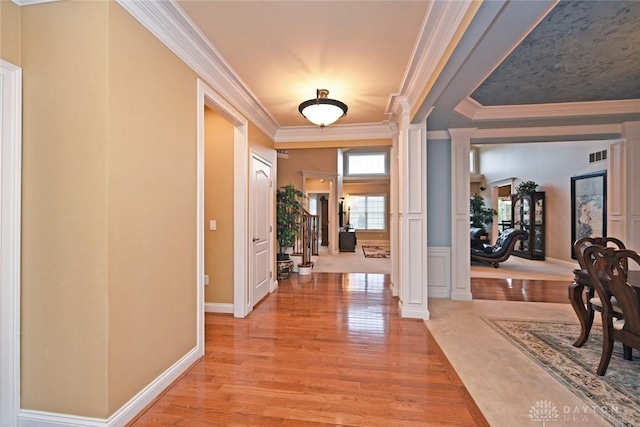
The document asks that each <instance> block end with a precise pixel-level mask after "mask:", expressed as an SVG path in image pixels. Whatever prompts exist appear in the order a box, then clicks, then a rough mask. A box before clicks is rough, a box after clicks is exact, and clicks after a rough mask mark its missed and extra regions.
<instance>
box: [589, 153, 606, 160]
mask: <svg viewBox="0 0 640 427" xmlns="http://www.w3.org/2000/svg"><path fill="white" fill-rule="evenodd" d="M603 160H607V150H602V151H596V152H595V153H589V163H595V162H601V161H603Z"/></svg>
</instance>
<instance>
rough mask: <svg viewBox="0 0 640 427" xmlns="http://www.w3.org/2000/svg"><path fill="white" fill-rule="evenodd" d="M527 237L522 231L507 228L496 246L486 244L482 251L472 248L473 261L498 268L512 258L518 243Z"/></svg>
mask: <svg viewBox="0 0 640 427" xmlns="http://www.w3.org/2000/svg"><path fill="white" fill-rule="evenodd" d="M527 236H528V234H527V233H526V232H524V231H522V230H516V229H515V228H507V229H506V230H504V231H503V232H502V234H500V237H498V240H496V243H495V245H493V246H490V245H487V244H485V245H483V248H482V249H474V248H471V260H472V261H480V262H488V263H490V264H491V265H493V266H494V267H495V268H498V267H499V266H500V263H501V262H504V261H506V260H507V259H508V258H509V257H510V256H511V253H512V252H513V248H514V246H515V245H516V241H518V240H526V239H527Z"/></svg>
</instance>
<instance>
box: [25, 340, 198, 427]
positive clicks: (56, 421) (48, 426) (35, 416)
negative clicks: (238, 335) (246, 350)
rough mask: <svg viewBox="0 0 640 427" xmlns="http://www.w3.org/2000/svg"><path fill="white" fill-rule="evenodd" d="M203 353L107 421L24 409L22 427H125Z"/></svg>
mask: <svg viewBox="0 0 640 427" xmlns="http://www.w3.org/2000/svg"><path fill="white" fill-rule="evenodd" d="M203 351H204V349H199V348H198V347H195V348H193V349H192V350H191V351H189V352H188V353H187V354H185V355H184V356H183V357H182V358H181V359H180V360H178V361H177V362H176V363H174V364H173V366H171V367H170V368H169V369H167V370H166V371H164V372H163V373H162V374H161V375H160V376H159V377H158V378H156V379H155V380H153V381H152V382H151V383H150V384H149V385H148V386H146V387H145V388H144V389H142V390H141V391H140V392H139V393H138V394H136V395H135V396H134V397H133V398H132V399H131V400H129V401H128V402H127V403H126V404H125V405H124V406H123V407H121V408H120V409H119V410H118V411H117V412H116V413H114V414H113V415H112V416H110V417H109V418H107V419H101V418H90V417H79V416H76V415H67V414H58V413H54V412H42V411H32V410H28V409H22V410H20V412H19V413H18V427H124V426H125V425H127V423H128V422H130V421H131V420H133V419H134V418H135V417H136V416H137V415H138V414H140V412H142V411H143V410H144V409H145V408H146V407H147V406H148V405H149V404H151V402H153V400H154V399H155V398H157V397H158V396H159V395H160V394H161V393H162V392H163V391H164V390H166V388H167V387H169V386H170V385H171V383H173V382H174V381H175V380H176V379H178V378H179V377H180V375H182V374H183V373H184V372H185V371H186V370H187V369H189V368H190V367H191V365H193V364H194V363H196V362H197V361H198V359H199V358H200V357H201V356H202V355H203Z"/></svg>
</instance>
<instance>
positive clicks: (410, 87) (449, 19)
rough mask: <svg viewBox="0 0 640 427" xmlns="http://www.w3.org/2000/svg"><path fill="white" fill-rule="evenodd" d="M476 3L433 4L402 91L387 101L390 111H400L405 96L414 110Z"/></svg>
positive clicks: (388, 110) (403, 81)
mask: <svg viewBox="0 0 640 427" xmlns="http://www.w3.org/2000/svg"><path fill="white" fill-rule="evenodd" d="M472 4H473V1H472V0H464V1H434V2H430V3H429V7H428V9H427V13H426V14H425V19H424V21H423V22H422V27H421V28H420V33H419V35H418V39H417V40H416V44H415V45H414V47H413V51H412V53H411V58H410V60H409V65H408V67H407V70H406V71H405V75H404V77H403V79H402V83H401V85H400V91H399V93H397V94H392V95H391V96H390V97H389V100H388V102H387V114H394V113H396V114H399V113H398V111H397V109H398V108H399V103H398V101H397V98H398V97H402V96H404V97H406V98H407V100H408V102H409V105H410V107H411V109H414V107H415V104H416V103H417V102H419V101H420V97H421V95H422V92H423V90H424V84H425V82H428V81H430V80H431V77H432V75H433V73H434V72H435V70H436V67H437V66H438V64H439V62H440V59H441V58H442V56H443V55H444V54H445V53H446V51H447V49H448V47H449V44H450V42H451V40H452V39H453V37H454V36H455V34H456V31H457V30H458V27H459V26H460V23H461V22H462V20H463V18H464V17H465V14H466V13H467V10H468V9H469V7H471V5H472Z"/></svg>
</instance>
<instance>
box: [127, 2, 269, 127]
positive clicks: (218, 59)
mask: <svg viewBox="0 0 640 427" xmlns="http://www.w3.org/2000/svg"><path fill="white" fill-rule="evenodd" d="M117 2H118V3H119V4H120V6H122V7H123V8H124V9H125V10H126V11H127V12H129V13H130V14H131V15H132V16H133V17H134V18H135V19H136V20H138V22H140V23H141V24H142V25H143V26H144V27H145V28H146V29H147V30H149V32H151V34H153V35H154V36H156V37H157V38H158V39H159V40H160V41H161V42H162V43H164V44H165V45H166V46H167V47H168V48H169V49H170V50H171V51H172V52H173V53H175V54H176V55H177V56H178V57H179V58H180V59H182V60H183V61H184V62H185V63H186V64H187V65H188V66H189V67H191V68H192V69H193V70H194V71H195V72H196V73H198V74H199V75H200V76H201V77H202V78H203V79H204V81H206V82H207V84H208V85H209V86H211V87H215V88H216V89H217V90H218V92H220V94H221V95H222V96H224V97H225V98H226V99H228V100H229V102H231V103H232V104H233V105H235V106H236V107H237V108H238V110H240V112H241V113H242V114H243V115H244V116H245V117H247V118H248V119H249V120H251V122H253V123H254V124H255V125H256V126H257V127H258V128H260V130H262V131H263V132H264V133H265V134H267V135H268V136H270V137H271V138H272V139H273V138H274V137H275V134H276V130H277V129H278V127H279V125H278V123H277V122H276V120H275V119H274V118H273V117H272V116H271V114H269V112H268V111H267V109H266V108H265V107H264V105H262V103H261V102H260V100H259V99H258V98H257V97H256V96H255V95H254V94H253V92H252V91H251V90H250V89H249V87H248V86H247V85H246V84H245V83H244V82H243V81H242V79H241V78H240V76H238V74H237V73H236V72H235V71H234V70H233V68H231V65H229V64H228V63H227V61H226V60H225V59H224V58H223V57H222V55H221V54H220V53H219V52H218V51H217V50H216V48H215V47H214V46H213V45H212V44H211V43H210V42H209V40H208V39H207V38H206V37H205V36H204V34H202V32H201V31H200V30H199V29H198V28H197V27H196V25H195V24H194V23H193V21H191V19H190V18H189V17H188V16H187V15H186V13H184V11H183V10H182V9H181V8H180V6H179V5H178V3H177V2H176V1H175V0H166V1H155V0H136V1H131V0H117Z"/></svg>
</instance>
